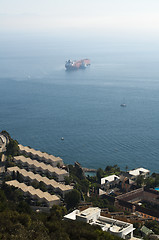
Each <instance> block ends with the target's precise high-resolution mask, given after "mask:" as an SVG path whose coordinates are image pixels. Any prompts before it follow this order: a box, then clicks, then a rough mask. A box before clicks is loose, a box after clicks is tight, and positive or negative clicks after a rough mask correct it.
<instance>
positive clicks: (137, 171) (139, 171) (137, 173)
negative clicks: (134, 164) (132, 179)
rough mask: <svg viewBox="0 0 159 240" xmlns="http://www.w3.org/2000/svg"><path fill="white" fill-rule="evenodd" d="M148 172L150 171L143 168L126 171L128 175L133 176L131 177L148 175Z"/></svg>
mask: <svg viewBox="0 0 159 240" xmlns="http://www.w3.org/2000/svg"><path fill="white" fill-rule="evenodd" d="M149 172H150V171H149V170H148V169H145V168H136V169H133V170H130V171H128V173H129V174H130V175H133V176H139V175H140V174H142V173H149Z"/></svg>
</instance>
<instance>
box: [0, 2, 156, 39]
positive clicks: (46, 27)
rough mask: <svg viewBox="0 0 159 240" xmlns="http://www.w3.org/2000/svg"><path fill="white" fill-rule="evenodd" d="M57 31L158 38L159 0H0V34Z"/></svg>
mask: <svg viewBox="0 0 159 240" xmlns="http://www.w3.org/2000/svg"><path fill="white" fill-rule="evenodd" d="M57 29H58V30H59V31H63V30H68V29H70V30H73V29H76V30H78V29H79V30H85V31H101V32H104V31H110V32H111V31H112V32H113V31H118V32H119V33H120V32H121V33H126V32H127V33H128V32H129V33H134V34H138V33H140V34H142V33H143V34H149V35H151V34H152V35H158V32H159V0H78V1H77V0H0V30H2V31H19V30H20V31H41V32H43V31H53V30H57Z"/></svg>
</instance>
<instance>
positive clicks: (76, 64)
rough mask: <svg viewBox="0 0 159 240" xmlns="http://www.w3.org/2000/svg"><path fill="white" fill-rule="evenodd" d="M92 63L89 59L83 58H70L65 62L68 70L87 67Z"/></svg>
mask: <svg viewBox="0 0 159 240" xmlns="http://www.w3.org/2000/svg"><path fill="white" fill-rule="evenodd" d="M89 65H90V60H89V59H81V60H78V61H76V60H73V61H72V60H68V61H66V63H65V68H66V70H77V69H85V68H86V67H88V66H89Z"/></svg>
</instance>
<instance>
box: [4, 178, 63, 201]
mask: <svg viewBox="0 0 159 240" xmlns="http://www.w3.org/2000/svg"><path fill="white" fill-rule="evenodd" d="M6 184H7V185H10V186H14V187H16V188H19V189H21V190H22V191H23V192H26V193H30V194H31V195H32V196H37V197H38V198H40V199H44V200H45V201H48V202H51V201H55V200H60V199H59V197H57V196H56V195H51V194H49V193H48V192H43V191H41V190H40V189H35V188H33V187H32V186H27V185H26V184H24V183H19V182H18V181H17V180H12V181H7V182H6Z"/></svg>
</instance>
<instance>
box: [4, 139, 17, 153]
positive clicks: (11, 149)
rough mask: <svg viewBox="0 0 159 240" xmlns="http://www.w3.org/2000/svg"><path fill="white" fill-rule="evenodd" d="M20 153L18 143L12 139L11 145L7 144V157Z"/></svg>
mask: <svg viewBox="0 0 159 240" xmlns="http://www.w3.org/2000/svg"><path fill="white" fill-rule="evenodd" d="M18 153H19V147H18V142H17V141H16V140H13V139H10V141H9V143H8V144H7V151H6V154H7V156H9V155H11V156H16V155H18Z"/></svg>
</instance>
